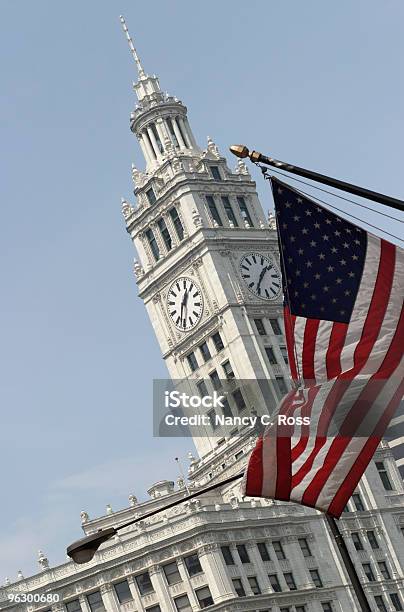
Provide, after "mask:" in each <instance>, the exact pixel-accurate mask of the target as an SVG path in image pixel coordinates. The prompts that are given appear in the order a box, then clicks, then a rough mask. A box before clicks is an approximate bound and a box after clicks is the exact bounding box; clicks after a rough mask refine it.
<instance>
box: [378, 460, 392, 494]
mask: <svg viewBox="0 0 404 612" xmlns="http://www.w3.org/2000/svg"><path fill="white" fill-rule="evenodd" d="M375 463H376V467H377V471H378V472H379V476H380V480H381V481H382V483H383V486H384V488H385V490H386V491H392V490H393V486H392V484H391V481H390V478H389V475H388V473H387V469H386V467H385V465H384V462H383V461H376V462H375Z"/></svg>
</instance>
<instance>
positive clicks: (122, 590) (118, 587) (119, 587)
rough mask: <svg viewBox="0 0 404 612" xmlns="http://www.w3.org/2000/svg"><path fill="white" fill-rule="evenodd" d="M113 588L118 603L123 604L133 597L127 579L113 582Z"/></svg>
mask: <svg viewBox="0 0 404 612" xmlns="http://www.w3.org/2000/svg"><path fill="white" fill-rule="evenodd" d="M114 589H115V593H116V596H117V598H118V601H119V603H120V604H124V603H126V602H127V601H131V600H132V599H133V597H132V593H131V592H130V588H129V584H128V581H127V580H122V582H116V583H115V584H114Z"/></svg>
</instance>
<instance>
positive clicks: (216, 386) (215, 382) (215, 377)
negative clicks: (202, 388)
mask: <svg viewBox="0 0 404 612" xmlns="http://www.w3.org/2000/svg"><path fill="white" fill-rule="evenodd" d="M209 378H210V380H211V381H212V385H213V388H214V390H215V391H218V390H219V389H220V388H221V386H222V381H221V380H220V378H219V374H218V373H217V372H216V370H213V372H210V374H209Z"/></svg>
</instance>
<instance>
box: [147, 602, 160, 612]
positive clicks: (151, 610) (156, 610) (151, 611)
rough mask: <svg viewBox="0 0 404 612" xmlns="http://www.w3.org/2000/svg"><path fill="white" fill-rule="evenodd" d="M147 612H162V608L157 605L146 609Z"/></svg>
mask: <svg viewBox="0 0 404 612" xmlns="http://www.w3.org/2000/svg"><path fill="white" fill-rule="evenodd" d="M146 612H161V608H160V606H159V605H158V604H157V605H156V606H152V607H151V608H146Z"/></svg>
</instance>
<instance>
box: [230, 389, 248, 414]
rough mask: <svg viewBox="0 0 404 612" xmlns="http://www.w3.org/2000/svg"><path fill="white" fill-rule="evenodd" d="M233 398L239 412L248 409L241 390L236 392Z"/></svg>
mask: <svg viewBox="0 0 404 612" xmlns="http://www.w3.org/2000/svg"><path fill="white" fill-rule="evenodd" d="M232 396H233V399H234V401H235V402H236V406H237V410H238V411H239V412H241V411H242V410H244V408H247V405H246V403H245V401H244V397H243V394H242V393H241V391H240V389H237V390H236V391H234V392H233V393H232Z"/></svg>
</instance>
